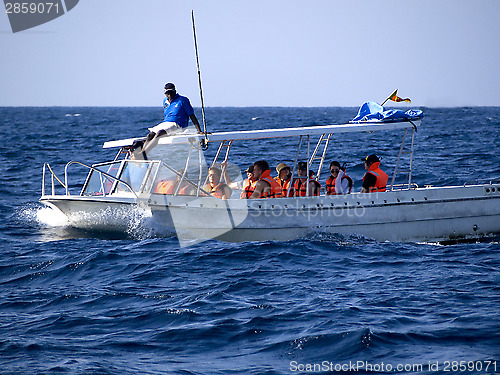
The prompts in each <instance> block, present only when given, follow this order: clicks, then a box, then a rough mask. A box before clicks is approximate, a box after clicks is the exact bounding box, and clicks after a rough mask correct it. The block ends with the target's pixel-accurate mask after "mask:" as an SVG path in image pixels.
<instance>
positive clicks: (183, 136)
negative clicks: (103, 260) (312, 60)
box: [103, 120, 420, 196]
mask: <svg viewBox="0 0 500 375" xmlns="http://www.w3.org/2000/svg"><path fill="white" fill-rule="evenodd" d="M419 125H420V120H413V121H412V120H405V121H392V122H362V123H348V124H343V125H325V126H308V127H296V128H281V129H259V130H245V131H230V132H217V133H211V134H209V135H208V143H219V147H218V150H217V152H216V155H215V157H214V159H213V160H212V162H211V167H213V166H215V165H217V164H218V162H219V158H220V157H221V155H223V162H222V178H224V180H225V176H226V173H225V171H226V168H227V161H228V158H229V151H230V149H231V146H232V145H233V142H234V141H236V140H257V139H269V138H285V137H298V138H299V141H298V145H297V151H296V154H295V159H294V163H293V166H292V171H291V172H292V176H293V175H294V174H295V170H296V169H297V164H298V159H299V155H300V150H301V147H302V143H303V141H304V140H306V144H307V176H309V170H310V169H312V166H313V164H314V162H316V161H319V165H318V169H317V173H316V180H317V178H318V177H319V176H320V174H321V170H322V168H323V165H324V160H325V157H326V153H327V149H328V146H329V144H330V139H331V137H332V135H333V134H337V133H351V132H374V131H382V130H397V129H403V130H404V134H403V139H402V142H401V146H400V150H399V154H398V158H397V162H396V166H395V168H394V172H393V175H392V179H391V184H390V188H389V189H388V190H389V191H392V190H396V188H397V187H399V186H401V190H402V189H404V188H405V186H407V189H411V188H412V187H413V186H414V185H412V180H411V168H412V161H413V150H414V147H413V146H414V137H415V133H416V131H417V129H418V126H419ZM409 131H411V132H412V133H411V144H410V150H409V151H407V152H405V151H404V148H405V141H406V138H407V135H408V132H409ZM311 136H319V140H318V141H317V143H316V145H315V147H314V149H313V152H312V153H311ZM205 137H206V135H205V134H195V133H187V132H182V133H179V134H176V135H170V136H165V137H162V138H160V139H159V141H158V144H159V145H174V144H190V149H189V154H188V157H187V159H186V164H185V167H184V171H183V173H182V174H181V173H178V172H177V171H176V170H175V169H174V168H172V167H171V166H169V165H168V164H167V163H165V162H164V161H162V164H163V165H164V166H166V167H167V168H168V169H169V170H170V171H172V172H173V173H174V174H176V175H178V176H180V177H181V180H180V182H179V184H178V186H177V188H176V190H175V192H174V194H173V195H177V194H178V192H179V188H180V186H181V184H182V182H184V181H186V182H187V183H189V184H191V185H193V186H196V187H197V190H196V196H200V193H203V194H208V193H207V192H206V191H205V190H203V189H202V188H201V186H202V183H201V182H202V174H203V171H202V169H203V168H202V165H201V164H202V163H201V158H202V155H201V153H202V152H203V150H202V147H201V145H200V142H202V141H206V140H207V139H206V138H205ZM140 139H143V138H129V139H124V140H118V141H109V142H106V143H105V144H104V146H103V147H104V148H112V147H120V150H119V151H118V155H120V154H121V153H123V152H124V150H126V149H129V148H130V146H131V145H132V144H133V143H134V141H136V140H140ZM323 142H324V145H322V143H323ZM322 146H323V149H322V151H321V148H322ZM224 148H225V149H226V152H225V153H224V152H223V150H224ZM193 150H197V151H198V154H199V157H198V164H199V176H198V181H195V180H191V179H188V178H187V177H186V175H187V170H188V167H189V163H190V160H191V152H192V151H193ZM405 153H408V154H409V169H408V170H405V171H403V170H401V169H400V168H399V167H400V163H401V160H402V155H403V154H405ZM118 155H117V157H118ZM318 155H319V156H318ZM401 173H408V183H406V180H405V182H404V183H403V184H400V185H395V184H394V182H395V179H396V175H397V174H401ZM204 181H205V182H204V184H206V183H207V182H208V176H207V177H206V178H205V180H204ZM306 181H307V188H306V191H307V195H308V194H309V186H308V185H309V178H308V179H306ZM226 182H227V181H226ZM204 184H203V185H204ZM398 190H399V189H398Z"/></svg>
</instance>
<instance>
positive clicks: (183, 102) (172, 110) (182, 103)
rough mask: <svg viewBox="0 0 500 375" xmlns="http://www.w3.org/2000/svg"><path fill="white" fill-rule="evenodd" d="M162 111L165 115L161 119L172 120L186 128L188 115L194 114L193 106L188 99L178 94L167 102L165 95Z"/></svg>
mask: <svg viewBox="0 0 500 375" xmlns="http://www.w3.org/2000/svg"><path fill="white" fill-rule="evenodd" d="M163 112H164V114H165V117H164V118H163V121H164V122H165V121H172V122H175V123H176V124H177V125H179V126H180V127H181V128H187V126H188V121H189V116H191V115H193V114H194V110H193V107H192V106H191V103H190V102H189V99H188V98H186V97H185V96H181V95H179V94H177V95H175V97H174V98H173V99H172V101H171V102H170V103H169V102H168V98H167V97H166V96H165V98H164V99H163Z"/></svg>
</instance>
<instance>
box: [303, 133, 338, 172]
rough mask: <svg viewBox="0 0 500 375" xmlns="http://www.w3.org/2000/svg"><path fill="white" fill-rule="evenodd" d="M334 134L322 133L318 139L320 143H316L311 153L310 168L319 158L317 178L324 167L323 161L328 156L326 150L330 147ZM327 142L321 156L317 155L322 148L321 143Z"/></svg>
mask: <svg viewBox="0 0 500 375" xmlns="http://www.w3.org/2000/svg"><path fill="white" fill-rule="evenodd" d="M331 136H332V134H331V133H330V134H322V135H321V137H320V138H319V140H318V143H317V144H316V147H315V148H314V151H313V153H312V155H311V158H310V159H309V163H308V164H309V168H311V166H312V165H313V163H314V161H316V160H319V166H318V170H317V171H316V180H317V179H318V178H319V176H320V174H321V169H322V168H323V163H324V161H325V156H326V150H327V149H328V144H329V143H330V137H331ZM322 142H325V146H324V148H323V152H322V154H321V156H316V155H317V154H318V151H319V149H320V148H321V143H322Z"/></svg>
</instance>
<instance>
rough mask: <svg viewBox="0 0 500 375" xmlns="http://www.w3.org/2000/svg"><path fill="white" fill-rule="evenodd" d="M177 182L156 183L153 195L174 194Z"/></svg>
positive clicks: (164, 181)
mask: <svg viewBox="0 0 500 375" xmlns="http://www.w3.org/2000/svg"><path fill="white" fill-rule="evenodd" d="M176 185H177V181H174V180H163V181H158V183H157V184H156V186H155V190H154V193H156V194H174V192H175V187H176Z"/></svg>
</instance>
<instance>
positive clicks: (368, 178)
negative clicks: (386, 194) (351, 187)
mask: <svg viewBox="0 0 500 375" xmlns="http://www.w3.org/2000/svg"><path fill="white" fill-rule="evenodd" d="M361 160H362V161H364V162H365V169H366V170H367V171H368V172H366V173H365V175H364V177H363V187H362V188H361V192H362V193H374V192H377V191H385V189H386V186H387V180H389V176H387V174H386V173H385V172H384V171H383V170H382V169H380V159H379V158H378V156H377V155H375V154H372V155H368V156H367V157H366V158H364V159H361Z"/></svg>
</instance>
